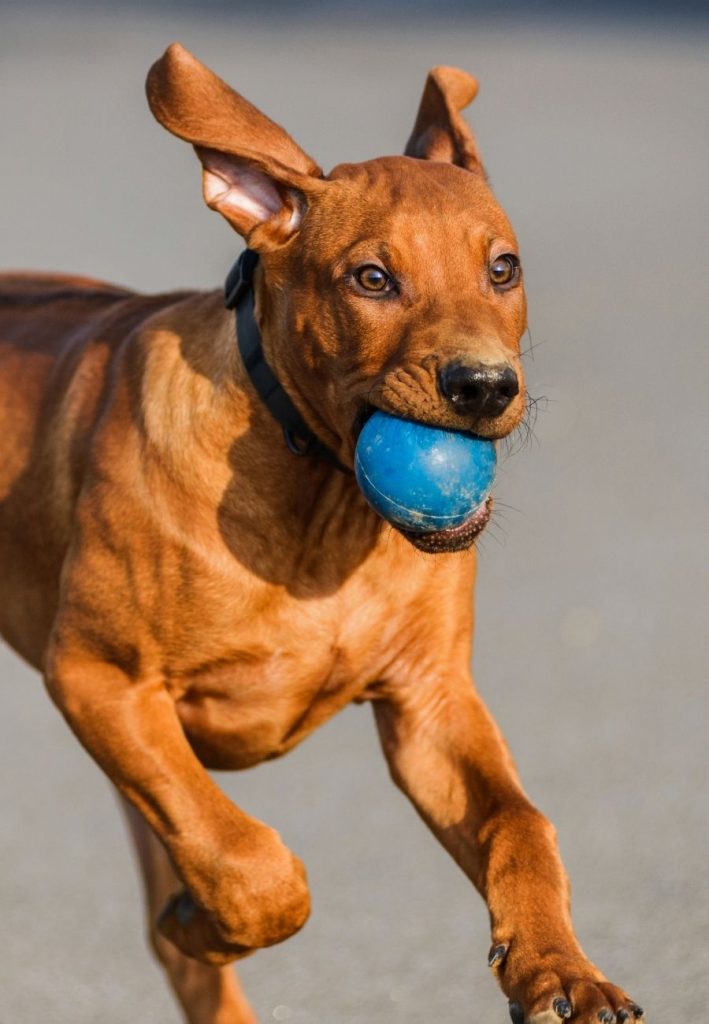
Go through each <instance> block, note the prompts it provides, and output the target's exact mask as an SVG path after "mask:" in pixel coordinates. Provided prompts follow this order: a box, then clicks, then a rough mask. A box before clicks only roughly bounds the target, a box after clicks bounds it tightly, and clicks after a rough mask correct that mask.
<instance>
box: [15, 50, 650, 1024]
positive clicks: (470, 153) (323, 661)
mask: <svg viewBox="0 0 709 1024" xmlns="http://www.w3.org/2000/svg"><path fill="white" fill-rule="evenodd" d="M475 92H476V85H475V82H474V80H473V79H471V78H470V77H469V76H468V75H466V74H464V73H463V72H460V71H456V70H454V69H445V68H439V69H436V70H435V71H434V72H432V73H431V75H430V76H429V79H428V82H427V85H426V90H425V92H424V97H423V100H422V103H421V108H420V111H419V116H418V120H417V122H416V126H415V128H414V132H413V135H412V137H411V140H410V142H409V146H408V148H407V154H408V155H407V156H405V157H389V158H383V159H379V160H372V161H369V162H367V163H363V164H357V165H344V166H340V167H337V168H336V169H335V170H334V171H333V172H332V173H331V174H330V175H328V176H327V177H324V176H322V174H321V172H320V170H319V168H318V167H317V165H316V164H315V163H314V161H313V160H312V159H311V158H310V157H308V156H307V155H306V154H305V153H304V152H303V151H302V150H301V149H300V148H299V147H298V146H297V145H296V144H295V143H294V142H293V140H292V139H290V138H289V136H288V135H286V133H285V132H284V131H283V130H282V129H280V128H279V127H278V126H276V125H275V124H273V123H272V122H271V121H269V120H268V119H267V118H265V117H264V116H263V115H262V114H260V113H259V112H258V111H257V110H255V109H254V108H253V107H252V106H251V105H250V104H248V103H247V102H246V101H245V100H244V99H242V98H241V97H240V96H238V95H237V94H236V93H234V92H233V91H232V90H231V89H230V88H229V87H228V86H226V85H225V84H224V83H223V82H221V81H220V80H219V79H218V78H217V77H216V76H215V75H213V74H212V73H211V72H210V71H208V70H207V69H206V68H205V67H203V66H202V65H201V64H200V63H199V62H198V61H196V60H195V58H193V57H192V56H191V55H190V54H188V53H187V51H185V50H183V49H182V48H181V47H180V46H178V45H173V46H172V47H170V49H168V51H167V52H166V54H165V56H164V57H163V58H161V60H160V61H158V62H157V63H156V64H155V66H154V67H153V68H152V69H151V72H150V75H149V78H148V97H149V101H150V104H151V107H152V110H153V112H154V113H155V115H156V116H157V118H158V119H159V120H160V121H161V122H162V123H163V124H164V125H165V126H166V127H167V128H169V129H170V131H172V132H173V133H175V134H176V135H178V136H180V137H182V138H184V139H186V140H188V141H189V142H191V143H192V144H193V145H194V146H195V148H196V151H197V154H198V156H199V158H200V160H201V161H202V164H203V167H204V190H205V197H206V199H207V202H208V203H209V205H210V206H212V207H213V208H215V209H217V210H219V211H220V212H221V213H222V214H223V215H224V216H225V217H226V218H227V220H229V221H230V223H231V224H232V226H233V227H235V228H236V230H237V231H239V232H240V233H241V234H242V235H243V236H244V237H245V238H246V239H247V240H248V244H249V245H250V246H251V247H252V248H253V249H256V250H257V251H258V252H259V253H260V255H261V263H260V269H259V272H258V276H257V281H256V295H257V317H258V320H259V323H260V327H261V331H262V335H263V342H264V349H265V352H266V355H267V358H268V360H269V362H270V363H271V365H272V367H273V368H274V370H275V372H276V374H277V376H278V377H279V379H280V380H281V382H282V383H283V385H284V386H285V388H286V390H287V391H288V392H289V394H290V395H291V397H292V398H293V401H294V402H295V403H296V405H297V406H298V407H299V409H300V411H301V413H302V415H303V416H304V418H305V419H306V420H307V422H308V423H309V424H310V426H311V428H312V429H313V430H314V431H315V433H316V434H317V435H318V436H319V437H320V438H321V439H322V440H323V441H324V442H325V443H326V444H328V445H329V446H330V447H331V448H332V449H333V451H335V452H336V454H337V455H338V457H339V458H340V459H341V460H342V462H344V463H345V464H348V465H351V464H352V458H353V451H354V445H355V442H356V424H357V423H358V418H359V417H360V416H361V413H362V411H363V409H365V408H366V407H368V406H374V407H379V408H382V409H385V410H388V411H390V412H392V413H395V414H398V415H403V416H407V417H411V418H414V419H418V420H423V421H425V422H428V423H432V424H439V425H444V426H449V427H453V428H457V429H460V428H467V429H470V428H471V427H473V428H474V429H475V430H476V432H477V433H478V434H481V435H483V436H487V437H490V438H496V437H502V436H504V435H506V434H509V433H510V431H512V430H513V429H514V428H515V426H516V425H517V424H518V423H519V422H520V420H521V417H522V415H523V410H524V395H523V388H520V394H519V395H518V396H517V397H516V398H515V399H514V401H512V402H511V403H510V405H509V407H508V408H507V409H506V410H505V411H504V412H503V413H502V414H501V415H499V416H497V417H495V418H492V419H488V420H485V419H478V421H476V422H475V423H471V422H470V421H469V420H466V419H465V417H463V416H461V415H460V414H458V413H457V412H456V411H455V409H454V408H453V407H452V405H451V404H450V403H448V402H446V401H445V400H444V398H443V397H442V395H441V393H440V391H439V389H438V387H437V383H436V381H437V373H438V371H439V370H440V369H441V368H442V367H444V366H446V365H447V364H450V363H452V362H455V361H459V362H461V361H462V362H465V361H467V362H468V363H471V362H472V363H475V364H484V365H489V364H496V365H498V364H500V363H504V364H505V365H507V366H511V367H513V368H514V369H515V371H516V373H517V375H518V378H519V379H520V381H521V378H522V370H521V366H520V362H519V340H520V337H521V335H522V332H523V330H524V328H525V323H526V314H525V300H524V292H523V288H522V286H521V284H520V285H519V286H517V287H514V288H511V289H509V290H507V291H504V292H499V291H497V290H495V289H494V288H493V287H492V286H491V284H490V279H489V276H488V265H489V262H490V260H491V259H493V258H495V254H496V253H497V254H499V253H505V252H513V253H514V252H516V241H515V238H514V234H513V232H512V228H511V227H510V225H509V223H508V221H507V219H506V217H505V215H504V214H503V212H502V210H501V209H500V207H499V206H498V205H497V203H496V201H495V199H494V198H493V196H492V193H491V192H490V190H489V188H488V185H487V183H486V180H485V176H484V173H483V171H482V166H481V163H480V157H479V155H478V152H477V148H476V145H475V142H474V140H473V137H472V135H471V133H470V130H469V129H468V127H467V125H466V124H465V122H464V121H463V119H462V117H461V115H460V113H459V110H460V109H461V108H462V107H463V106H465V105H466V104H467V103H468V102H469V101H470V100H471V99H472V98H473V96H474V95H475ZM373 261H381V262H383V263H384V264H385V265H386V266H387V268H388V269H389V270H390V271H391V272H392V273H394V274H395V275H396V278H397V280H398V281H399V284H400V292H399V294H398V296H397V298H396V301H389V300H385V301H374V300H373V298H372V296H366V295H362V294H359V293H358V291H357V289H356V288H355V287H354V286H353V284H352V280H351V269H352V268H353V267H356V266H357V265H361V264H362V263H371V262H373ZM0 341H1V342H2V345H1V346H0V368H1V370H2V376H1V379H0V444H1V445H2V459H1V460H0V501H1V504H0V628H1V630H2V633H3V635H4V636H5V638H6V639H7V640H8V642H9V643H10V644H11V645H12V646H13V647H14V648H15V650H16V651H18V652H19V653H20V654H21V655H23V656H24V657H25V658H26V659H27V660H28V661H29V662H30V663H31V664H32V665H34V666H35V667H36V668H37V669H39V670H40V671H42V672H43V673H44V676H45V678H46V682H47V687H48V689H49V692H50V693H51V695H52V697H53V699H54V701H55V702H56V703H57V705H58V707H59V708H60V709H61V711H62V713H63V714H64V715H65V717H66V719H67V721H68V722H69V724H70V726H71V728H72V729H73V730H74V732H75V733H76V735H77V737H78V738H79V739H80V741H81V742H82V743H83V744H84V746H85V747H86V748H87V750H88V751H89V752H90V753H91V754H92V755H93V757H94V758H95V760H96V761H97V762H98V763H99V764H100V765H101V767H102V768H103V769H104V771H105V772H106V773H107V774H108V776H109V777H110V779H111V780H112V781H113V782H114V783H115V785H116V786H117V788H118V790H119V791H120V792H121V794H122V795H123V797H124V798H125V799H126V802H127V805H128V816H129V820H130V822H131V826H132V830H133V833H134V836H135V839H136V844H137V848H138V852H139V857H140V861H141V864H142V867H143V869H144V875H145V880H146V887H147V902H148V906H149V910H150V914H151V935H152V938H153V941H154V944H155V947H156V950H157V952H158V955H159V956H160V958H161V960H162V961H163V963H164V964H165V966H166V968H167V970H168V973H169V975H170V978H171V980H172V982H173V985H174V987H175V990H176V992H177V994H178V997H179V998H180V1000H181V1002H182V1004H183V1007H184V1009H185V1013H186V1016H187V1019H188V1020H189V1021H191V1022H192V1024H215V1022H220V1024H247V1022H251V1021H253V1020H255V1018H254V1017H253V1014H252V1011H251V1010H250V1009H249V1007H248V1004H247V1003H246V1001H245V999H244V996H243V994H242V993H241V991H240V989H239V987H238V983H237V981H236V978H235V975H233V973H232V971H231V969H230V968H227V967H226V966H224V965H226V964H227V963H228V962H229V961H232V960H234V959H236V958H238V957H240V956H242V955H243V954H245V953H247V952H249V951H251V950H253V949H257V948H259V947H263V946H267V945H270V944H272V943H275V942H279V941H281V940H283V939H285V938H287V937H288V936H289V935H291V934H293V932H295V931H297V930H298V929H299V928H300V927H301V926H302V925H303V924H304V922H305V920H306V918H307V916H308V912H309V897H308V888H307V884H306V878H305V871H304V869H303V866H302V865H301V863H300V861H299V860H298V859H297V857H295V856H294V855H293V854H292V853H291V852H290V851H289V850H288V849H287V848H286V847H285V846H284V845H283V843H282V842H281V840H280V838H279V837H278V835H277V834H276V832H274V831H273V830H272V829H271V828H268V827H267V826H266V825H264V824H262V823H261V822H259V821H256V820H254V819H253V818H250V817H249V816H248V815H246V814H245V813H243V812H242V811H241V810H239V809H238V808H237V807H235V806H234V805H233V804H232V803H230V801H229V800H228V799H227V798H226V797H225V796H224V795H223V794H222V793H221V791H220V790H219V789H218V788H217V786H216V785H215V784H214V783H213V782H212V781H211V780H210V778H209V776H208V774H207V772H206V771H205V768H204V766H207V767H219V768H235V769H236V768H243V767H246V766H249V765H254V764H257V763H259V762H261V761H263V760H265V759H267V758H272V757H277V756H279V755H280V754H283V753H285V752H286V751H287V750H290V749H291V748H292V747H293V746H295V744H297V743H299V742H300V741H301V740H302V739H304V738H305V737H306V736H307V735H308V734H309V733H310V732H311V731H312V730H313V729H315V728H316V726H318V725H319V724H320V723H321V722H323V721H325V720H326V719H328V718H329V717H330V716H331V715H333V714H335V712H337V711H338V710H339V709H340V708H342V707H344V706H345V705H346V704H348V703H349V702H351V701H371V702H372V705H373V708H374V712H375V717H376V721H377V726H378V728H379V732H380V734H381V739H382V745H383V748H384V752H385V754H386V757H387V759H388V761H389V764H390V767H391V772H392V775H393V777H394V779H395V781H396V782H397V784H398V785H399V786H401V788H402V789H403V790H404V792H405V793H407V794H408V796H409V797H410V798H411V800H412V801H413V803H414V804H415V806H416V808H417V809H418V811H419V812H420V814H421V815H422V817H423V818H424V819H425V821H426V822H427V823H428V825H429V826H430V827H431V828H432V829H433V831H434V832H435V834H436V835H437V836H438V837H439V839H440V841H441V842H442V843H443V845H444V846H445V847H446V848H447V849H448V851H449V852H450V853H451V854H452V856H453V857H454V858H455V859H456V861H457V862H458V863H459V864H460V866H461V868H462V869H463V870H464V871H465V873H466V874H467V875H468V877H469V878H470V879H471V880H472V882H473V883H474V884H475V885H476V887H477V888H478V889H479V891H480V892H481V893H482V895H483V896H484V898H485V899H486V901H487V904H488V907H489V911H490V918H491V927H492V940H493V946H494V947H499V949H498V950H497V953H496V955H495V956H494V957H493V960H494V964H493V968H494V970H495V972H496V974H497V976H498V978H499V981H500V984H501V986H502V988H503V990H504V992H505V993H506V995H507V996H508V997H509V998H510V1000H512V1001H513V1003H516V1004H518V1006H517V1007H514V1006H513V1013H516V1014H517V1017H518V1019H519V1020H521V1019H522V1017H521V1014H524V1019H525V1020H528V1021H534V1022H535V1024H541V1022H552V1021H554V1020H558V1019H559V1017H563V1016H566V1015H567V1010H568V1012H569V1013H573V1020H574V1021H577V1022H581V1021H583V1022H589V1024H590V1022H591V1021H596V1020H597V1019H598V1014H599V1012H600V1011H603V1010H604V1009H607V1011H608V1018H607V1019H608V1020H611V1019H612V1013H611V1011H613V1012H618V1011H622V1008H623V1007H627V1008H628V1012H637V1009H633V1004H631V1003H630V1001H629V999H628V997H627V996H626V995H625V994H624V993H623V992H622V991H621V990H620V989H618V988H616V987H614V986H612V985H610V984H609V983H608V982H607V981H606V980H605V979H604V977H603V975H602V974H601V973H600V972H599V971H598V969H597V968H596V967H594V966H593V965H592V964H591V963H589V961H588V960H587V959H586V958H585V957H584V955H583V953H582V951H581V949H580V947H579V945H578V942H577V940H576V938H575V937H574V933H573V930H572V925H571V919H570V916H569V903H568V888H567V882H566V878H565V875H564V871H563V868H562V865H561V863H560V860H559V857H558V854H557V851H556V845H555V840H554V833H553V829H552V827H551V826H550V824H549V823H548V822H547V821H546V819H545V818H544V817H543V816H542V815H541V814H540V813H539V812H538V811H537V810H536V809H535V808H534V807H532V806H531V804H530V803H529V801H528V799H527V797H526V796H525V794H524V792H523V790H522V788H521V786H520V783H519V781H518V778H517V774H516V772H515V768H514V766H513V763H512V760H511V758H510V755H509V754H508V752H507V749H506V747H505V744H504V742H503V740H502V738H501V736H500V733H499V731H498V729H497V727H496V725H495V723H494V722H493V721H492V719H491V718H490V716H489V714H488V713H487V711H486V710H485V708H484V706H483V705H482V703H481V701H480V699H479V697H478V696H477V694H476V692H475V690H474V688H473V685H472V682H471V677H470V657H471V633H472V588H473V582H474V577H475V552H474V549H473V550H471V551H469V552H461V553H457V554H439V555H425V554H421V553H420V552H417V551H415V550H414V549H413V547H412V546H411V545H410V543H409V542H408V541H407V540H406V539H405V538H404V537H403V536H402V535H401V534H399V533H398V532H396V531H394V530H392V529H391V528H390V527H388V526H386V525H385V524H384V523H383V521H382V520H380V519H379V518H378V517H377V516H376V515H375V514H374V512H372V511H371V510H370V509H369V508H368V506H367V505H366V504H365V502H364V500H363V498H362V497H361V495H360V494H359V492H358V490H357V487H356V484H355V482H354V479H353V477H352V476H350V475H348V474H344V473H341V472H338V471H337V469H335V468H333V467H332V466H330V465H329V464H328V463H326V462H324V461H322V460H320V459H317V458H300V459H299V458H295V457H294V456H293V454H292V453H291V452H289V451H288V450H287V448H286V446H285V445H284V444H283V439H282V436H281V433H280V429H279V427H278V425H277V424H276V423H275V421H274V420H273V419H272V418H271V416H270V414H269V412H268V411H267V410H266V408H265V407H264V405H263V404H262V403H261V401H260V400H259V398H258V397H257V396H256V394H255V392H254V390H253V387H252V385H251V383H250V381H249V379H248V378H247V376H246V375H245V372H244V369H243V366H242V364H241V361H240V358H239V355H238V352H237V348H236V346H235V339H234V320H233V315H232V314H231V313H229V312H227V311H226V310H225V309H224V308H223V303H222V297H221V294H220V293H218V292H212V293H208V294H201V293H195V292H189V293H187V292H186V293H180V294H172V295H162V296H157V297H144V296H140V295H136V294H133V293H130V292H127V291H123V290H121V289H117V288H112V287H110V286H108V285H104V284H100V283H98V282H95V281H88V280H82V279H76V278H68V277H58V276H52V277H46V276H40V275H24V276H23V275H8V276H5V277H4V278H3V280H2V288H1V290H0ZM179 890H185V893H186V895H184V896H183V898H182V899H181V900H174V899H173V900H172V901H171V902H170V901H169V900H168V898H169V897H171V896H173V895H174V893H175V892H176V891H179ZM166 902H167V903H168V909H167V911H166V912H165V913H163V914H162V916H161V917H160V919H159V923H158V924H156V919H157V916H158V913H159V911H160V909H161V907H163V906H164V905H165V904H166ZM559 999H565V1000H568V1004H569V1005H568V1007H567V1006H565V1005H564V1003H563V1002H562V1003H559V1002H556V1003H555V1000H559ZM553 1006H556V1012H555V1011H554V1009H553ZM619 1019H623V1018H622V1012H621V1015H620V1017H619Z"/></svg>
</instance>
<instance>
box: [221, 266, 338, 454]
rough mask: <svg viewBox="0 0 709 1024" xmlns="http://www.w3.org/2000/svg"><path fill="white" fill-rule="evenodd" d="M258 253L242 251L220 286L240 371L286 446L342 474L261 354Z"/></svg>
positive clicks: (326, 448)
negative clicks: (257, 307) (257, 308)
mask: <svg viewBox="0 0 709 1024" xmlns="http://www.w3.org/2000/svg"><path fill="white" fill-rule="evenodd" d="M257 266H258V254H257V253H256V252H254V251H253V249H244V251H243V252H242V253H241V254H240V256H239V257H238V259H237V260H236V262H235V263H234V265H233V267H232V268H231V270H230V272H229V274H228V276H227V279H226V283H225V287H224V304H225V306H226V308H227V309H231V310H234V312H235V316H236V340H237V345H238V348H239V354H240V355H241V359H242V362H243V364H244V368H245V370H246V372H247V374H248V376H249V379H250V381H251V384H252V385H253V387H254V390H255V391H256V392H257V393H258V395H259V397H260V399H261V400H262V402H263V404H264V405H265V406H266V408H267V409H268V411H269V412H270V413H271V415H272V416H273V418H274V419H275V421H276V422H277V423H278V425H279V426H280V427H281V429H282V431H283V439H284V441H285V444H286V447H287V448H288V449H289V450H290V451H291V453H292V454H293V455H297V456H298V457H301V458H312V459H322V460H324V461H325V462H328V463H330V465H333V466H335V467H336V468H337V469H339V470H340V471H341V472H343V473H350V472H351V470H350V469H349V468H348V467H347V466H345V465H343V463H342V462H341V461H340V460H339V459H338V457H337V456H336V455H335V453H334V452H333V451H332V450H331V449H330V448H328V447H327V445H326V444H324V443H323V441H322V440H321V439H320V438H319V437H318V436H317V434H316V433H315V432H314V431H313V429H312V428H311V427H310V426H309V425H308V424H307V423H306V422H305V420H304V418H303V416H302V415H301V413H300V412H299V410H298V409H297V408H296V406H295V405H294V404H293V401H292V400H291V397H290V395H289V394H288V392H287V391H286V390H285V388H284V387H283V385H282V384H281V382H280V381H279V380H278V378H277V376H276V374H275V373H274V372H273V370H272V368H271V366H270V365H269V363H268V361H267V359H266V356H265V354H264V351H263V344H262V341H261V331H260V329H259V326H258V324H257V322H256V316H255V311H254V306H255V296H254V273H255V271H256V268H257Z"/></svg>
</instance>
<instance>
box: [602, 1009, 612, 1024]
mask: <svg viewBox="0 0 709 1024" xmlns="http://www.w3.org/2000/svg"><path fill="white" fill-rule="evenodd" d="M598 1019H599V1020H600V1022H601V1024H615V1019H616V1018H615V1014H614V1013H613V1011H612V1010H599V1011H598Z"/></svg>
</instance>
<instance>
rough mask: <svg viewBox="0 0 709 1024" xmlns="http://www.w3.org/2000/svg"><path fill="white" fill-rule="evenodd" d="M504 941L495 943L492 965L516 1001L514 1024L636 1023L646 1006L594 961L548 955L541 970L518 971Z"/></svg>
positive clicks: (512, 1014) (512, 1003) (511, 1006)
mask: <svg viewBox="0 0 709 1024" xmlns="http://www.w3.org/2000/svg"><path fill="white" fill-rule="evenodd" d="M513 960H514V958H513V957H512V956H510V957H509V961H510V962H508V957H507V949H506V947H505V946H504V945H498V946H493V948H492V950H491V951H490V966H491V967H492V968H493V969H494V970H495V971H496V972H497V973H498V976H499V980H500V983H501V985H502V988H503V991H504V992H505V993H506V994H507V996H508V997H509V1000H510V1004H509V1010H510V1017H511V1019H512V1024H564V1022H567V1021H568V1022H569V1024H636V1022H638V1021H641V1020H642V1024H645V1017H644V1014H643V1010H642V1009H641V1007H640V1006H638V1004H637V1003H636V1002H635V1001H634V1000H632V999H631V998H630V996H628V995H627V994H626V993H625V992H624V991H623V990H622V989H620V988H618V987H617V986H616V985H612V984H611V983H610V982H609V981H606V979H605V978H604V977H603V975H602V974H601V973H600V971H599V970H598V969H597V968H596V967H594V965H593V964H592V963H590V961H587V960H583V959H578V958H575V957H574V958H571V959H568V960H565V959H564V958H562V957H554V956H547V957H544V958H543V960H542V961H541V962H540V964H539V966H538V967H536V968H531V969H530V968H528V969H527V970H524V971H521V972H519V971H517V970H515V965H514V963H513Z"/></svg>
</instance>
